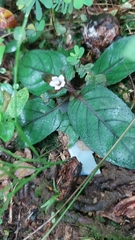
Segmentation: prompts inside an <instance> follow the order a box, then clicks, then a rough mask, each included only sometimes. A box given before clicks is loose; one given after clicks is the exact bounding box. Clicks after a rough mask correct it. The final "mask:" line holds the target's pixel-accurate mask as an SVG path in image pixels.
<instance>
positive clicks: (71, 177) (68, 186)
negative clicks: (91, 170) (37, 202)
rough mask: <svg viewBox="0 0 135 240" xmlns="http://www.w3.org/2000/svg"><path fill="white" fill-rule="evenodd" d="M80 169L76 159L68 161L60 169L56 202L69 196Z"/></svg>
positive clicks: (80, 165) (80, 166)
mask: <svg viewBox="0 0 135 240" xmlns="http://www.w3.org/2000/svg"><path fill="white" fill-rule="evenodd" d="M81 169H82V164H81V163H80V162H79V161H78V160H77V158H76V157H72V158H70V160H69V161H68V162H67V163H66V164H65V165H64V166H63V167H62V168H61V170H60V171H59V174H58V177H57V189H58V190H59V192H60V196H59V198H58V200H63V199H65V198H67V197H69V195H70V194H71V192H72V191H73V190H74V187H75V185H76V182H77V179H78V177H79V174H80V172H81Z"/></svg>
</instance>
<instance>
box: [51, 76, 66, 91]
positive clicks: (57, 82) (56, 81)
mask: <svg viewBox="0 0 135 240" xmlns="http://www.w3.org/2000/svg"><path fill="white" fill-rule="evenodd" d="M50 86H51V87H54V88H55V90H59V89H61V88H62V87H64V86H65V80H64V76H63V75H60V76H59V77H56V76H54V77H52V81H51V82H50Z"/></svg>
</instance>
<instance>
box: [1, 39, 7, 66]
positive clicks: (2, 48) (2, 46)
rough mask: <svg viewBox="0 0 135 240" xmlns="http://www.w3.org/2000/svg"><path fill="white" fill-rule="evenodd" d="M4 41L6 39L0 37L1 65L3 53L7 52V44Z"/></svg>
mask: <svg viewBox="0 0 135 240" xmlns="http://www.w3.org/2000/svg"><path fill="white" fill-rule="evenodd" d="M3 41H4V39H3V38H1V39H0V65H1V63H2V60H3V55H4V52H5V48H6V47H5V45H4V44H3Z"/></svg>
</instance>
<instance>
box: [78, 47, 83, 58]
mask: <svg viewBox="0 0 135 240" xmlns="http://www.w3.org/2000/svg"><path fill="white" fill-rule="evenodd" d="M83 54H84V48H83V47H80V48H79V53H78V57H79V58H81V57H82V55H83Z"/></svg>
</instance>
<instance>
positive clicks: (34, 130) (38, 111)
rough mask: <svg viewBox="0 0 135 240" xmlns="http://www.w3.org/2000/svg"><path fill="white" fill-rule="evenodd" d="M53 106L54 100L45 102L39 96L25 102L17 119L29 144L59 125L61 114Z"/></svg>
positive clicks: (43, 136) (45, 135) (40, 138)
mask: <svg viewBox="0 0 135 240" xmlns="http://www.w3.org/2000/svg"><path fill="white" fill-rule="evenodd" d="M54 107H55V104H54V101H52V100H50V101H49V102H48V103H45V102H44V101H43V100H42V99H41V98H35V99H32V100H29V101H28V102H27V103H26V105H25V107H24V109H23V111H22V112H21V114H20V116H19V119H18V120H19V123H20V125H21V126H22V129H23V132H24V133H25V135H26V137H27V138H28V139H29V141H30V142H31V144H35V143H37V142H40V141H41V140H42V139H44V138H45V137H47V136H48V135H50V134H51V133H52V132H54V131H55V130H56V129H57V128H58V126H59V125H60V122H61V120H62V114H61V112H60V110H59V109H57V108H56V109H54ZM23 145H24V143H23Z"/></svg>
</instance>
